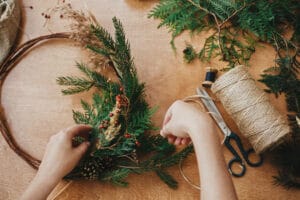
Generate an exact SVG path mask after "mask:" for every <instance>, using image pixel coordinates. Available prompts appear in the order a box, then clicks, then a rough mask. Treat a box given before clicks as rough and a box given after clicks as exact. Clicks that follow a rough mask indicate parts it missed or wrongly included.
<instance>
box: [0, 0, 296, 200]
mask: <svg viewBox="0 0 300 200" xmlns="http://www.w3.org/2000/svg"><path fill="white" fill-rule="evenodd" d="M22 2H23V6H22V10H23V26H22V28H23V31H24V33H23V34H22V39H21V40H22V41H23V42H24V41H26V40H28V39H31V38H34V37H36V36H40V35H43V34H48V33H49V31H51V32H58V31H63V30H66V27H64V23H63V21H62V20H61V19H60V18H59V16H56V17H52V18H51V20H50V21H49V23H48V25H47V26H44V23H45V19H44V18H43V17H42V16H41V13H42V12H45V11H47V9H49V8H52V7H54V6H55V5H56V3H57V1H50V0H44V1H33V0H23V1H22ZM71 3H72V5H73V7H74V8H75V9H86V8H88V9H89V10H90V11H91V12H92V13H94V14H95V16H96V17H97V19H98V20H99V22H100V23H101V24H102V25H103V26H104V27H106V28H107V29H109V30H110V31H113V28H112V21H111V19H112V17H113V16H117V17H118V18H120V19H121V21H122V22H123V25H124V27H125V30H126V33H127V37H128V38H129V40H130V44H131V48H132V54H133V55H134V58H135V63H136V66H137V69H138V75H139V77H140V80H142V81H144V82H145V83H146V89H147V99H148V101H149V103H150V104H151V105H153V106H154V105H159V110H158V112H157V113H156V114H155V116H154V117H153V120H154V122H155V124H156V125H158V126H160V124H161V121H162V119H163V116H164V112H165V111H166V109H167V108H168V106H169V105H170V104H171V103H172V102H173V101H174V100H176V99H181V98H184V97H186V96H188V95H192V94H194V93H195V88H196V87H197V86H198V85H200V83H201V82H202V81H203V79H204V76H205V75H204V74H205V67H206V66H207V64H204V63H200V62H198V61H197V62H194V63H192V64H189V65H187V64H185V63H184V62H183V59H182V53H181V50H182V49H183V48H184V46H185V42H186V41H189V42H192V43H193V44H194V45H195V46H196V47H201V45H203V43H204V39H205V37H206V34H201V35H199V36H195V37H194V38H192V39H190V36H189V34H188V33H185V34H183V35H182V36H180V37H179V38H178V39H177V40H176V47H177V49H178V51H177V54H176V53H175V52H174V51H173V50H172V49H171V46H170V45H169V41H170V39H171V38H170V37H171V36H170V34H169V33H168V31H167V30H166V29H164V28H162V29H159V30H158V29H157V28H156V27H157V25H158V24H159V21H157V20H153V19H148V18H147V13H148V12H149V10H150V9H151V8H152V7H153V6H154V5H155V3H156V2H155V1H146V0H145V1H138V0H125V1H121V0H114V1H111V0H89V1H80V0H76V1H75V0H74V1H72V2H71ZM30 6H33V9H30ZM85 60H87V58H86V55H85V54H84V53H83V51H82V50H81V49H79V48H78V47H75V46H74V45H73V44H72V43H70V42H66V41H62V40H57V41H51V42H47V43H44V44H43V45H41V46H38V47H36V48H34V49H33V50H32V51H31V52H30V53H29V54H28V55H26V56H25V57H24V59H23V60H22V61H21V62H20V63H19V64H18V66H17V67H16V68H15V69H13V70H12V71H11V73H10V74H9V76H8V77H7V79H6V80H5V83H4V85H3V88H2V96H1V98H2V99H1V100H2V103H3V106H4V111H5V113H6V116H7V120H8V124H9V125H10V127H11V130H12V132H13V134H14V136H15V138H16V140H17V141H18V142H19V144H21V146H22V147H23V148H25V149H26V150H27V151H28V152H29V153H30V154H32V155H34V156H35V157H37V158H40V159H41V158H42V155H43V152H44V150H45V146H46V144H47V140H48V138H49V137H50V136H51V135H52V134H55V133H56V132H58V131H59V130H60V129H62V128H65V127H67V126H70V125H72V124H73V121H72V112H71V111H72V109H76V108H80V99H81V98H83V99H90V97H91V94H92V93H91V92H87V93H83V94H78V95H74V96H62V95H61V93H60V87H59V86H58V85H56V82H55V78H56V77H58V76H62V75H70V74H73V75H78V74H79V72H78V71H77V70H76V68H75V67H74V64H75V61H85ZM273 60H274V51H273V49H272V48H271V47H269V46H265V47H260V48H258V49H257V51H256V53H255V54H254V55H253V56H252V59H251V62H250V66H251V68H250V71H251V73H252V74H253V76H254V77H255V78H259V74H260V73H261V72H262V71H263V69H265V68H267V67H269V66H272V65H273ZM211 65H212V66H214V67H217V68H219V69H221V68H223V67H224V66H225V63H222V62H220V61H218V60H217V59H216V60H214V61H212V63H211ZM260 86H261V87H263V85H261V84H260ZM270 97H271V101H272V103H273V104H274V105H275V106H276V107H277V108H278V109H279V110H280V111H281V112H282V113H283V114H285V112H286V109H285V106H286V105H285V102H284V100H283V98H282V97H280V98H279V99H275V97H274V96H270ZM222 111H223V114H224V116H225V118H226V120H227V122H228V124H229V125H230V127H231V128H232V129H233V130H234V131H238V130H237V128H236V126H235V125H234V123H233V121H232V120H231V119H230V118H229V116H228V115H226V113H225V112H224V110H223V109H222ZM216 134H217V133H216ZM219 134H220V133H219ZM243 142H244V143H246V144H247V141H245V140H244V141H243ZM224 155H225V157H226V159H227V160H229V159H230V158H231V154H230V153H229V152H228V151H227V149H225V148H224ZM0 159H1V162H0V171H1V173H0V176H1V177H0V199H17V198H19V196H20V195H21V194H22V192H23V191H24V190H25V188H26V187H27V185H28V184H29V182H30V181H31V179H32V178H33V176H34V175H35V173H36V171H35V170H33V169H32V168H30V167H29V166H28V165H27V164H26V163H25V162H24V161H23V160H22V159H20V158H19V157H18V156H17V155H16V154H15V153H14V152H13V151H12V150H11V149H10V148H9V147H8V145H7V144H6V142H5V141H4V140H3V138H2V137H1V140H0ZM247 169H248V171H247V173H246V175H245V176H244V177H243V178H233V181H234V184H235V187H236V190H237V193H238V196H239V198H240V199H256V200H258V199H272V200H275V199H300V190H288V191H287V190H285V189H284V188H282V187H280V186H275V185H274V184H273V178H272V176H273V175H276V171H277V170H276V168H274V167H273V166H272V165H271V164H270V162H269V161H268V160H266V161H265V163H264V164H263V166H262V167H259V168H250V167H248V168H247ZM170 171H171V173H172V174H173V175H174V176H175V177H176V179H177V180H178V181H179V188H178V189H177V190H172V189H169V188H168V187H167V186H166V185H165V184H164V183H162V182H161V181H160V180H159V178H158V177H156V175H154V174H153V173H147V174H143V175H131V176H130V177H129V178H128V180H129V182H130V185H129V187H128V188H120V187H115V186H112V185H110V184H103V183H96V182H87V181H80V182H72V183H71V185H69V186H68V187H67V188H66V189H65V190H64V191H63V192H62V193H61V194H60V195H58V196H57V198H56V199H110V200H111V199H124V200H125V199H151V200H153V199H164V200H165V199H178V200H179V199H185V200H189V199H198V197H199V191H198V190H196V189H194V188H192V187H191V186H190V185H189V184H187V183H186V182H185V181H184V179H183V178H182V177H181V175H180V173H179V170H178V168H177V167H173V168H172V169H170ZM184 171H185V173H186V174H187V175H188V176H189V177H191V179H192V180H193V181H194V182H195V183H199V178H198V172H197V166H196V160H195V156H194V155H192V156H191V157H190V158H189V159H188V161H187V162H185V163H184ZM65 184H66V182H61V183H60V184H59V185H58V187H57V188H56V190H55V191H54V192H53V194H52V197H53V196H55V194H57V192H58V191H60V190H61V188H62V187H63V186H64V185H65Z"/></svg>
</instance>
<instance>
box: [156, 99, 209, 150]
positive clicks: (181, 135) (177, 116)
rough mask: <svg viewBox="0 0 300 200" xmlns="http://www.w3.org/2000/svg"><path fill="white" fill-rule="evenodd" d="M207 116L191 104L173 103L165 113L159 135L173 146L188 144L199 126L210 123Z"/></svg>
mask: <svg viewBox="0 0 300 200" xmlns="http://www.w3.org/2000/svg"><path fill="white" fill-rule="evenodd" d="M210 122H211V119H210V117H209V115H208V114H206V113H204V112H201V111H199V110H198V109H196V107H194V106H193V105H191V104H188V103H185V102H183V101H180V100H178V101H175V102H174V103H173V104H172V105H171V106H170V108H169V109H168V111H167V112H166V115H165V118H164V122H163V127H162V130H161V132H160V134H161V135H162V136H163V137H167V138H168V141H169V142H170V143H174V144H175V145H180V144H188V143H189V142H190V141H191V139H190V137H193V134H198V133H197V132H198V127H199V125H200V124H205V123H208V124H209V123H210Z"/></svg>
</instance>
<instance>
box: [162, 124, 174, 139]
mask: <svg viewBox="0 0 300 200" xmlns="http://www.w3.org/2000/svg"><path fill="white" fill-rule="evenodd" d="M173 132H174V127H173V122H172V121H169V122H168V123H167V124H166V125H164V126H163V128H162V130H161V131H160V134H161V136H163V137H167V136H168V135H171V134H172V133H173Z"/></svg>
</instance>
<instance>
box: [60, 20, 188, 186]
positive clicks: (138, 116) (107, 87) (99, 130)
mask: <svg viewBox="0 0 300 200" xmlns="http://www.w3.org/2000/svg"><path fill="white" fill-rule="evenodd" d="M113 24H114V27H115V37H114V38H113V37H112V36H111V35H110V34H109V33H108V32H107V31H106V30H105V29H104V28H103V27H100V26H99V27H98V26H97V27H96V26H91V30H92V32H93V34H94V35H95V36H96V38H97V39H98V40H99V41H100V42H101V44H102V45H98V46H88V47H87V48H89V49H90V50H92V51H94V52H95V53H97V54H100V55H101V56H104V57H106V58H107V59H108V60H109V61H110V62H111V63H112V64H111V67H112V68H113V70H114V71H115V72H116V75H117V77H118V78H119V80H118V82H113V81H111V80H109V79H108V78H107V77H105V76H104V75H102V74H100V73H99V72H97V71H96V70H94V69H91V68H89V67H87V66H86V65H84V64H79V63H77V68H78V69H79V70H80V71H81V72H82V73H83V74H84V77H80V78H79V77H73V76H66V77H59V78H57V83H58V84H60V85H62V86H65V87H67V88H66V89H63V90H62V93H63V94H74V93H78V92H83V91H87V90H89V89H90V88H92V87H93V86H94V87H96V88H98V89H99V90H100V91H99V92H96V93H95V94H94V95H93V98H92V102H91V103H88V102H86V101H84V100H82V101H81V105H82V109H81V110H76V111H73V118H74V121H75V122H76V123H78V124H88V125H90V126H92V127H93V130H92V131H91V133H90V135H89V138H88V139H89V141H90V142H91V144H92V145H91V148H90V149H89V152H88V154H87V155H86V156H85V158H84V159H83V160H82V161H81V162H80V163H79V164H78V166H77V167H76V168H75V169H74V170H73V171H72V172H71V173H70V174H69V175H67V176H66V178H71V179H75V178H86V179H95V178H97V179H98V180H100V181H108V182H111V183H113V184H115V185H119V186H127V185H128V182H126V181H125V179H126V177H127V176H128V175H129V174H130V173H137V174H140V173H143V172H149V171H154V172H156V174H157V175H158V176H159V177H160V178H161V180H162V181H164V182H165V183H166V184H167V185H169V186H170V187H171V188H174V189H175V188H176V187H177V182H176V181H175V180H174V179H173V177H172V176H171V175H170V174H168V173H167V171H166V169H167V168H168V167H170V166H173V165H176V164H178V163H179V161H180V160H181V159H184V158H186V157H187V156H188V154H189V153H191V152H192V147H191V146H189V147H186V148H185V149H183V150H182V151H180V152H177V153H176V152H175V147H174V146H173V145H171V144H169V143H168V141H167V140H166V139H164V138H162V137H161V136H160V135H150V134H149V133H148V132H149V131H151V130H155V127H154V126H153V125H152V122H151V117H152V115H153V113H154V112H155V111H156V108H154V109H153V108H150V107H149V105H148V104H147V102H146V101H145V98H144V96H145V90H144V87H145V86H144V83H140V82H139V80H138V77H137V73H136V69H135V66H134V63H133V59H132V56H131V53H130V45H129V42H128V41H127V40H126V37H125V33H124V29H123V27H122V24H121V22H120V21H119V20H118V19H116V18H113ZM80 141H81V142H82V138H81V140H79V139H76V142H80Z"/></svg>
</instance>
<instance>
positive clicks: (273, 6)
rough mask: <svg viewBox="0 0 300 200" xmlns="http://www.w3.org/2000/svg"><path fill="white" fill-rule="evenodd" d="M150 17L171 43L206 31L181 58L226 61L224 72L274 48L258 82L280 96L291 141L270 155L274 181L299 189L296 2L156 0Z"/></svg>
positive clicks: (299, 23)
mask: <svg viewBox="0 0 300 200" xmlns="http://www.w3.org/2000/svg"><path fill="white" fill-rule="evenodd" d="M149 17H151V18H155V19H160V20H161V23H160V25H159V27H158V28H160V27H162V26H166V27H167V28H169V30H170V31H171V32H172V40H171V41H172V43H173V41H174V38H175V37H177V36H178V35H180V34H181V33H182V32H183V31H190V32H192V33H193V32H196V31H198V32H203V31H207V30H209V31H210V32H209V33H210V35H209V36H208V37H207V38H206V40H205V43H204V45H203V46H202V47H201V48H200V51H199V52H196V51H195V48H193V47H192V46H191V45H190V44H189V45H188V46H187V47H186V49H185V50H184V59H185V61H186V62H188V63H190V62H192V61H193V59H196V58H199V59H200V60H201V61H202V62H210V61H211V60H212V59H213V58H216V57H218V58H220V60H222V61H225V62H227V63H228V67H229V68H231V67H234V66H235V65H237V64H245V65H248V61H249V60H250V59H251V55H252V54H253V53H254V52H255V48H256V46H257V45H258V43H260V42H264V43H268V44H270V45H272V46H273V47H274V49H275V50H276V53H277V55H276V59H275V60H276V61H275V64H276V65H275V67H271V68H270V69H268V70H267V71H265V73H264V74H263V75H262V80H261V81H262V82H263V83H264V84H265V85H266V86H267V87H268V89H267V90H266V91H267V92H270V93H274V94H275V95H276V96H278V94H281V93H283V94H285V97H286V102H287V107H288V111H289V114H288V120H289V123H290V127H291V130H292V136H293V137H292V140H291V141H288V142H287V143H285V144H283V147H282V148H281V147H279V148H278V149H276V150H275V151H274V152H275V153H274V154H275V155H278V156H277V157H276V160H278V161H277V163H279V166H280V173H279V174H278V176H277V177H276V180H277V181H279V184H282V185H284V186H287V187H299V185H300V184H299V177H300V174H299V173H295V171H298V172H299V171H300V164H299V163H300V159H299V156H297V155H299V154H298V153H299V148H298V147H299V146H300V139H299V138H300V130H299V122H298V123H297V120H296V117H298V118H300V108H299V107H300V100H299V99H300V91H299V89H300V83H299V78H298V77H299V73H298V71H299V55H300V50H299V49H300V47H299V44H300V4H299V1H297V0H285V1H282V0H273V1H269V0H237V1H232V0H201V1H200V0H161V1H160V2H159V3H158V4H157V6H155V7H154V8H153V10H152V11H150V14H149ZM190 24H193V26H191V25H190ZM287 30H289V31H290V30H293V31H294V32H293V34H292V37H291V38H286V37H284V35H286V31H287ZM298 120H299V119H298ZM284 149H285V150H284ZM280 163H281V164H280ZM282 163H285V164H284V165H282Z"/></svg>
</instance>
